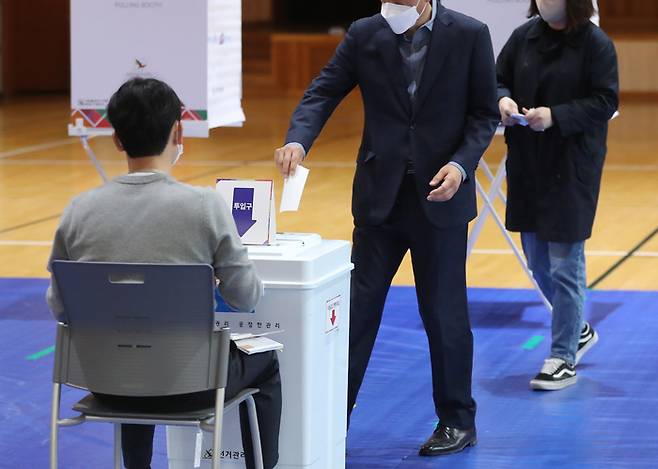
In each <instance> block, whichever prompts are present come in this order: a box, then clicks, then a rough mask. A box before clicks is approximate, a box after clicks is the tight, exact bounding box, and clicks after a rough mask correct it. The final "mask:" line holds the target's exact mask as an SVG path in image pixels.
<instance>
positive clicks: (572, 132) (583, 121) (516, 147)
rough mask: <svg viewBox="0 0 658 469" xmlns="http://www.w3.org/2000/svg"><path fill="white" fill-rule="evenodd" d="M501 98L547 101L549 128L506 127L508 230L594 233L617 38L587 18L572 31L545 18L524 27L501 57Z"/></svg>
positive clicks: (614, 99) (569, 236) (614, 91)
mask: <svg viewBox="0 0 658 469" xmlns="http://www.w3.org/2000/svg"><path fill="white" fill-rule="evenodd" d="M497 71H498V97H499V98H502V97H504V96H507V97H510V98H512V99H513V100H514V101H516V103H517V104H518V105H519V110H521V109H522V108H523V107H526V108H528V109H530V108H533V107H541V106H545V107H549V108H550V109H551V112H552V116H553V122H554V126H553V127H552V128H550V129H548V130H547V131H545V132H534V131H533V130H531V129H530V128H529V127H521V126H518V125H517V126H514V127H508V128H507V129H506V131H505V140H506V142H507V145H508V160H507V192H508V202H507V219H506V225H507V229H508V230H510V231H526V232H535V233H537V234H538V236H539V238H540V239H543V240H545V241H556V242H575V241H582V240H585V239H587V238H589V237H590V236H591V233H592V225H593V223H594V215H595V212H596V205H597V202H598V197H599V189H600V186H601V173H602V170H603V161H604V159H605V154H606V139H607V133H608V120H609V119H610V118H611V117H612V115H613V114H614V112H615V110H616V109H617V106H618V104H619V77H618V71H617V55H616V52H615V48H614V45H613V44H612V41H611V40H610V39H609V38H608V36H606V34H605V33H604V32H603V31H602V30H601V29H600V28H598V27H597V26H595V25H594V24H592V23H590V22H588V23H587V24H586V25H583V26H580V27H578V28H577V29H575V30H574V31H572V32H570V33H559V32H557V31H554V30H552V29H551V28H550V27H549V26H548V24H547V23H546V22H544V21H543V20H542V19H540V18H535V19H532V20H530V21H528V22H527V23H526V24H524V25H523V26H521V27H519V28H518V29H517V30H516V31H514V33H513V34H512V36H511V37H510V39H509V41H508V42H507V44H506V45H505V47H504V48H503V50H502V52H501V53H500V56H499V57H498V63H497Z"/></svg>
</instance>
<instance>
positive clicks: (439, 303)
mask: <svg viewBox="0 0 658 469" xmlns="http://www.w3.org/2000/svg"><path fill="white" fill-rule="evenodd" d="M423 190H424V189H423ZM429 190H430V187H429V186H428V187H427V192H428V193H429ZM466 238H467V225H460V226H452V227H447V228H437V227H436V226H435V225H433V224H432V223H431V222H430V221H429V220H428V218H427V216H426V215H425V213H424V211H423V207H422V206H421V200H420V196H419V194H418V189H417V187H416V182H415V179H414V176H413V175H411V174H408V175H406V176H405V178H404V180H403V183H402V185H401V187H400V190H399V193H398V196H397V198H396V202H395V206H394V208H393V210H392V211H391V214H390V215H389V217H388V219H387V220H386V221H385V222H384V223H383V224H382V225H379V226H358V225H357V226H356V227H355V229H354V236H353V248H352V262H353V263H354V266H355V267H354V270H353V272H352V286H351V305H350V307H351V313H350V315H351V317H350V355H349V381H348V418H349V415H350V414H351V411H352V409H353V407H354V405H355V403H356V398H357V394H358V392H359V388H360V387H361V384H362V382H363V378H364V375H365V372H366V368H367V366H368V361H369V360H370V355H371V353H372V348H373V346H374V343H375V338H376V337H377V332H378V330H379V325H380V323H381V318H382V312H383V309H384V302H385V300H386V295H387V293H388V290H389V288H390V285H391V281H392V279H393V276H394V275H395V273H396V272H397V270H398V268H399V266H400V263H401V262H402V259H403V258H404V255H405V254H406V252H407V251H408V250H410V251H411V261H412V265H413V272H414V277H415V283H416V296H417V298H418V308H419V312H420V316H421V319H422V321H423V325H424V327H425V332H426V334H427V339H428V342H429V351H430V357H431V368H432V385H433V397H434V407H435V411H436V414H437V416H438V417H439V419H440V420H441V423H442V424H444V425H447V426H450V427H455V428H459V429H470V428H472V427H473V426H474V425H475V408H476V405H475V401H474V400H473V399H472V397H471V374H472V367H473V334H472V332H471V327H470V322H469V317H468V306H467V300H466V269H465V264H466ZM409 372H410V373H413V372H414V371H413V370H410V371H409ZM409 398H412V396H409Z"/></svg>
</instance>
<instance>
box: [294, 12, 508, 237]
mask: <svg viewBox="0 0 658 469" xmlns="http://www.w3.org/2000/svg"><path fill="white" fill-rule="evenodd" d="M357 85H358V86H359V87H360V88H361V93H362V96H363V104H364V110H365V128H364V131H363V140H362V142H361V148H360V149H359V153H358V156H357V162H356V175H355V177H354V187H353V197H352V213H353V215H354V220H355V223H356V225H357V226H365V225H370V226H372V225H379V224H381V223H383V222H384V221H385V220H386V219H387V217H388V215H389V214H390V212H391V210H392V208H393V205H394V203H395V200H396V197H397V194H398V189H399V187H400V184H401V183H402V179H403V177H404V174H405V172H406V168H407V160H408V159H411V160H412V161H413V163H414V167H415V169H416V175H415V177H416V183H417V184H416V185H417V188H418V197H419V199H420V203H421V204H422V206H423V210H424V212H425V214H426V215H427V217H428V218H429V220H430V221H431V222H432V223H433V224H434V225H435V226H438V227H447V226H456V225H463V224H465V223H467V222H468V221H470V220H472V219H473V218H474V217H475V215H476V200H475V184H474V183H473V182H472V179H473V177H474V172H475V169H476V167H477V164H478V161H479V160H480V158H481V157H482V154H483V153H484V151H485V150H486V148H487V147H488V146H489V143H490V142H491V139H492V138H493V135H494V132H495V130H496V126H497V123H498V121H499V119H500V115H499V113H498V108H497V105H496V72H495V64H494V57H493V52H492V46H491V37H490V35H489V30H488V28H487V27H486V26H485V25H484V24H483V23H480V22H479V21H476V20H474V19H472V18H469V17H467V16H464V15H462V14H460V13H457V12H454V11H451V10H448V9H446V8H445V7H443V6H441V5H439V6H438V11H437V15H436V19H435V20H434V25H433V29H432V38H431V42H430V46H429V50H428V52H427V57H426V62H425V68H424V71H423V76H422V79H421V82H420V84H419V88H418V91H417V94H416V99H415V100H414V102H413V103H412V101H411V99H410V98H409V94H408V92H407V87H408V83H406V82H405V79H404V73H403V66H402V57H401V55H400V51H399V49H398V38H397V37H396V36H395V34H394V33H393V31H392V30H391V28H390V27H389V26H388V24H387V23H386V21H385V20H384V18H383V17H382V16H381V15H380V14H377V15H375V16H372V17H370V18H364V19H361V20H358V21H356V22H355V23H354V24H353V25H352V26H351V27H350V29H349V31H348V32H347V35H346V36H345V39H344V40H343V42H342V43H341V44H340V45H339V46H338V49H337V50H336V54H335V55H334V57H333V58H332V59H331V60H330V61H329V63H328V64H327V65H326V66H325V67H324V69H323V70H322V72H321V73H320V76H318V77H317V78H316V79H315V80H314V81H313V82H312V83H311V85H310V86H309V88H308V89H307V90H306V92H305V93H304V97H303V98H302V100H301V102H300V103H299V106H297V109H296V110H295V112H294V114H293V116H292V119H291V123H290V129H289V130H288V135H287V137H286V142H298V143H301V144H302V145H303V146H304V147H305V148H306V150H307V151H308V150H309V149H310V147H311V145H312V144H313V142H314V140H315V138H316V137H317V136H318V134H319V133H320V131H321V130H322V127H323V126H324V124H325V122H326V121H327V119H328V118H329V116H330V115H331V113H332V112H333V110H334V108H335V107H336V106H337V105H338V103H339V102H340V100H341V99H342V98H343V97H344V96H345V95H346V94H347V93H349V91H350V90H352V88H354V87H355V86H357ZM449 161H454V162H457V163H459V164H460V165H461V166H462V167H463V168H464V170H465V171H466V173H467V174H468V179H469V180H467V181H466V183H464V184H462V186H461V187H460V188H459V190H458V191H457V193H456V194H455V196H454V197H453V198H452V200H450V201H448V202H444V203H437V202H428V201H427V200H426V197H427V194H428V193H429V192H430V190H431V188H430V186H429V182H430V181H431V180H432V178H433V177H434V175H435V174H436V173H437V172H438V171H439V169H441V167H442V166H444V165H445V164H447V163H448V162H449Z"/></svg>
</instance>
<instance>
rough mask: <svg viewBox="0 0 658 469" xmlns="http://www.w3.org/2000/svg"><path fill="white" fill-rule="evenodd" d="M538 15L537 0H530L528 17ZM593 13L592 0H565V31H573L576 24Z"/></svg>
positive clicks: (584, 20)
mask: <svg viewBox="0 0 658 469" xmlns="http://www.w3.org/2000/svg"><path fill="white" fill-rule="evenodd" d="M535 15H539V7H538V6H537V0H530V10H529V11H528V18H532V17H533V16H535ZM592 15H594V4H593V3H592V0H567V32H569V31H573V30H574V29H576V28H577V27H578V26H580V25H582V24H585V23H587V22H588V21H589V20H590V18H591V17H592Z"/></svg>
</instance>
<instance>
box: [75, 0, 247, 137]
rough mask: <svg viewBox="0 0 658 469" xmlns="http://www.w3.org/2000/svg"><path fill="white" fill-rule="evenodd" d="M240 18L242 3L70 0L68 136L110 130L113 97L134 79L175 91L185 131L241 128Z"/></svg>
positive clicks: (191, 133) (198, 134) (191, 134)
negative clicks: (165, 85) (161, 83)
mask: <svg viewBox="0 0 658 469" xmlns="http://www.w3.org/2000/svg"><path fill="white" fill-rule="evenodd" d="M241 21H242V18H241V0H149V1H145V0H71V119H70V124H69V135H80V134H85V135H94V134H97V135H98V134H100V135H109V134H111V133H112V129H111V126H110V123H109V122H108V120H107V115H106V109H107V103H108V101H109V98H110V96H111V95H112V93H114V92H115V91H116V90H117V89H118V88H119V86H121V84H122V83H124V82H125V81H127V80H129V79H131V78H135V77H142V78H157V79H160V80H163V81H165V82H167V83H168V84H169V85H170V86H171V87H172V88H173V89H174V90H175V91H176V93H177V94H178V96H179V98H180V99H181V101H182V103H183V109H182V111H183V113H182V114H183V116H182V118H183V127H184V134H185V135H186V136H189V137H207V136H208V133H209V129H211V128H214V127H219V126H224V125H240V124H241V123H242V122H243V121H244V120H245V117H244V113H243V111H242V105H241V98H242V37H241Z"/></svg>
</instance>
